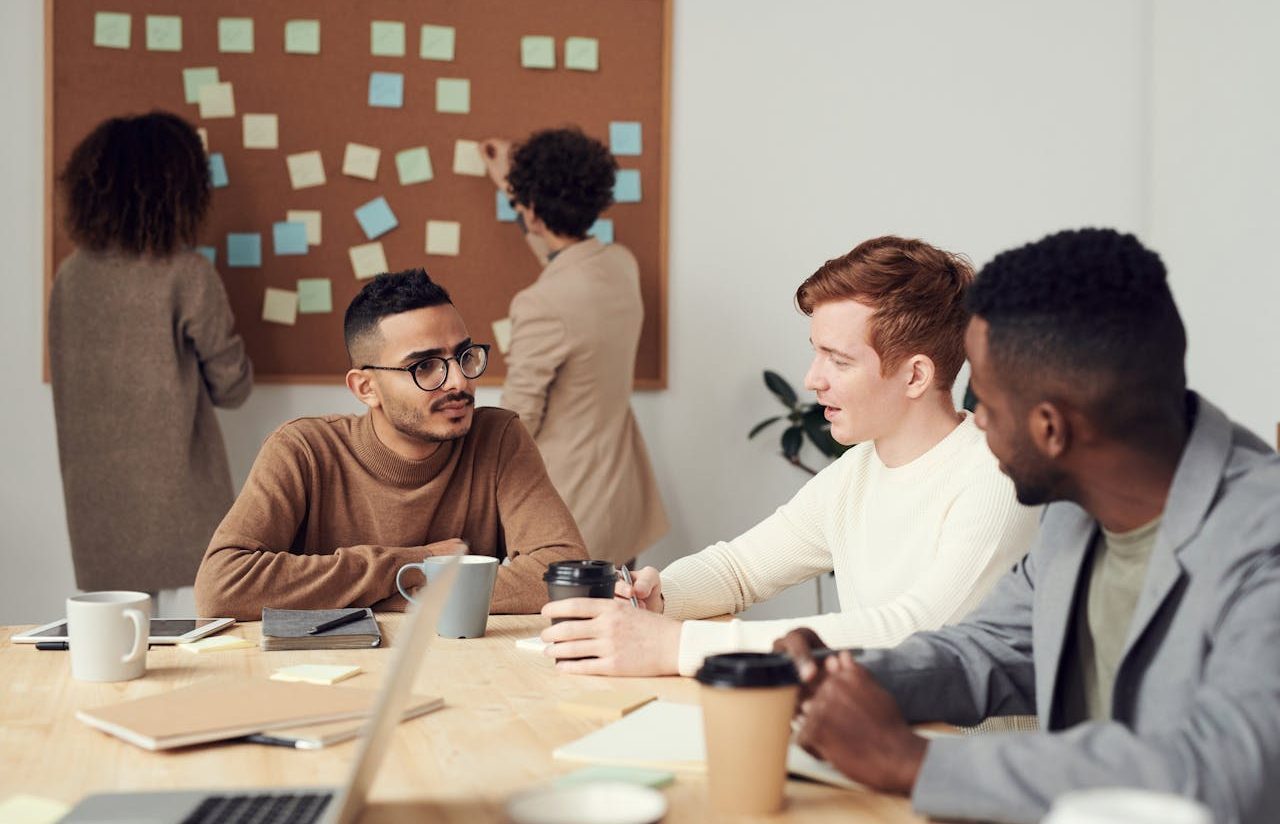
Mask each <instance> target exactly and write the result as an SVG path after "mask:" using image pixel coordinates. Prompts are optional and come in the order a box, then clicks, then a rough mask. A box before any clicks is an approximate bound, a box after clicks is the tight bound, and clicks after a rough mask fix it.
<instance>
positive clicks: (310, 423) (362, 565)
mask: <svg viewBox="0 0 1280 824" xmlns="http://www.w3.org/2000/svg"><path fill="white" fill-rule="evenodd" d="M453 538H461V539H463V540H464V541H466V542H467V544H468V545H469V546H470V551H471V553H472V554H476V555H494V556H497V557H499V558H507V559H508V560H509V563H506V564H503V565H502V566H501V567H500V568H499V570H498V582H497V585H496V586H495V587H494V592H493V603H492V604H491V607H490V609H491V611H493V612H495V613H500V612H506V613H523V612H537V611H538V610H539V609H541V608H542V605H543V604H544V603H545V602H546V600H547V589H546V584H545V583H543V581H542V573H543V572H544V571H545V570H546V568H547V565H548V564H550V563H551V562H552V561H560V560H565V559H572V558H586V557H587V553H586V550H585V549H584V547H583V543H582V536H581V535H580V534H579V533H578V528H577V526H576V525H575V524H574V522H573V518H572V516H571V515H570V514H569V510H568V509H567V508H566V507H565V505H564V502H563V501H562V500H561V499H560V496H559V495H558V494H557V493H556V491H555V489H554V488H553V487H552V485H551V482H550V480H548V478H547V472H546V469H545V468H544V467H543V465H542V458H541V457H540V456H539V455H538V449H537V447H536V446H535V445H534V443H533V440H532V439H531V438H530V437H529V435H528V433H527V432H526V431H525V429H524V427H523V426H521V425H520V423H519V420H518V419H517V418H516V416H515V414H514V413H511V412H508V411H506V410H505V409H496V408H483V409H476V410H475V416H474V419H473V422H472V426H471V432H470V433H469V434H468V435H467V436H466V437H465V438H461V439H459V440H456V441H447V442H444V443H441V444H440V446H439V448H438V449H437V450H436V452H435V453H434V454H432V455H431V456H430V457H428V458H425V459H423V460H420V461H411V460H406V459H404V458H402V457H400V456H399V455H397V454H396V453H394V452H392V451H391V450H390V449H388V448H387V447H385V446H384V445H383V444H382V442H381V441H379V440H378V437H377V435H376V434H375V433H374V430H373V421H372V419H371V418H370V416H369V414H365V415H362V416H359V417H356V416H352V415H330V416H327V417H323V418H300V419H298V420H294V421H290V422H289V423H287V424H285V425H284V426H282V427H280V428H279V429H277V430H276V431H275V432H274V433H273V434H272V435H271V436H270V437H269V438H268V439H267V442H266V443H265V444H263V447H262V451H261V452H259V453H258V459H257V461H256V462H255V463H254V465H253V469H252V470H251V471H250V473H249V478H248V480H247V481H245V485H244V489H243V490H242V491H241V493H240V496H239V498H237V499H236V502H235V504H234V505H233V506H232V507H231V511H230V512H228V513H227V516H226V518H224V519H223V521H222V525H221V526H219V527H218V530H217V532H215V533H214V536H213V541H212V543H210V545H209V549H208V551H207V552H205V556H204V561H203V562H202V563H201V564H200V572H199V574H198V575H197V576H196V590H195V595H196V606H197V608H198V612H199V614H200V615H203V616H209V617H232V618H237V619H241V620H257V619H258V618H259V617H260V616H261V613H262V608H263V607H264V606H266V607H278V608H291V609H320V608H336V607H348V606H372V607H374V608H375V609H393V610H401V609H404V606H405V604H404V600H403V599H402V598H401V597H400V596H399V594H397V592H396V586H395V576H396V570H398V569H399V568H400V567H401V566H402V565H404V564H408V563H416V562H418V561H421V560H422V559H423V558H424V557H427V556H428V555H432V554H434V551H439V549H440V548H439V547H435V548H433V547H432V546H430V545H431V544H434V543H437V542H440V541H448V540H450V539H453ZM406 580H407V581H413V582H415V583H417V582H419V581H421V580H422V579H421V578H420V577H418V576H406Z"/></svg>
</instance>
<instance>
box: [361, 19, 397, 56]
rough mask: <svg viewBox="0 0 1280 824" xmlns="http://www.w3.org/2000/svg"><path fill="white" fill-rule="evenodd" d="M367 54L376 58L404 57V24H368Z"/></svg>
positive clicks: (385, 21) (375, 21)
mask: <svg viewBox="0 0 1280 824" xmlns="http://www.w3.org/2000/svg"><path fill="white" fill-rule="evenodd" d="M369 53H370V54H374V55H377V56H378V57H404V23H401V22H399V21H396V20H374V21H373V22H372V23H370V24H369Z"/></svg>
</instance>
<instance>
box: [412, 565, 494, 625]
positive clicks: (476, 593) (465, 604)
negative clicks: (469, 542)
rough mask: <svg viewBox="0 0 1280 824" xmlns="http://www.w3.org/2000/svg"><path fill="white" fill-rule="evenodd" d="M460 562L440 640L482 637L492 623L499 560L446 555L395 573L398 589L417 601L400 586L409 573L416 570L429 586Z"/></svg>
mask: <svg viewBox="0 0 1280 824" xmlns="http://www.w3.org/2000/svg"><path fill="white" fill-rule="evenodd" d="M454 560H456V561H457V562H458V578H457V580H456V581H454V583H453V591H452V592H450V593H449V599H448V600H447V601H445V602H444V610H443V611H442V612H441V613H440V621H439V623H438V624H437V625H436V634H437V635H439V636H440V637H441V638H483V637H484V630H485V626H486V625H487V624H488V623H489V601H490V600H491V599H492V598H493V584H494V582H495V581H497V580H498V559H497V558H491V557H489V556H488V555H462V556H455V555H445V556H441V557H439V558H427V559H426V560H425V561H423V562H422V563H420V564H405V565H404V566H402V567H400V569H399V571H397V572H396V589H398V590H400V594H401V595H403V596H404V597H405V598H406V599H407V600H410V601H413V600H414V598H413V596H411V595H410V594H409V593H408V592H406V591H405V588H404V585H403V584H401V583H400V578H401V576H403V575H404V573H405V572H406V571H407V570H411V569H412V570H417V571H419V572H421V573H422V574H423V575H425V576H426V577H427V584H428V585H430V583H431V581H433V580H435V578H436V577H438V576H439V575H440V574H441V573H442V572H444V570H445V567H446V565H448V564H449V562H451V561H454Z"/></svg>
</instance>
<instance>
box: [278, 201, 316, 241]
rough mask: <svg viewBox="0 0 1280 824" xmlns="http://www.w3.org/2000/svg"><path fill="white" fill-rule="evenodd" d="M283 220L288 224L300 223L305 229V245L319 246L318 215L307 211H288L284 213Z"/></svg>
mask: <svg viewBox="0 0 1280 824" xmlns="http://www.w3.org/2000/svg"><path fill="white" fill-rule="evenodd" d="M284 219H285V220H287V221H289V222H290V223H301V224H303V225H304V226H306V227H307V245H308V246H319V245H320V213H319V212H316V211H311V210H309V209H290V210H289V211H287V212H285V213H284Z"/></svg>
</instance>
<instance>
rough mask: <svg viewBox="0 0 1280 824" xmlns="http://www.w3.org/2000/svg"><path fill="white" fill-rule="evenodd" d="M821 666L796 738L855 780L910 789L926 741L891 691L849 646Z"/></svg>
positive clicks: (875, 786)
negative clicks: (821, 676)
mask: <svg viewBox="0 0 1280 824" xmlns="http://www.w3.org/2000/svg"><path fill="white" fill-rule="evenodd" d="M822 669H824V670H826V677H825V678H824V679H823V682H822V686H821V687H819V688H818V691H817V694H816V695H814V696H813V698H811V699H809V700H808V701H806V702H804V704H803V709H802V717H803V719H804V724H803V726H802V727H801V728H800V733H799V735H797V736H796V743H798V744H799V745H800V746H801V747H804V748H805V749H806V750H808V751H809V752H810V753H812V754H813V755H815V756H817V757H818V758H822V759H825V760H826V761H827V762H829V763H830V764H831V765H832V766H833V767H835V768H836V769H838V770H839V771H840V772H842V773H844V774H845V775H847V776H849V777H850V778H852V779H853V780H854V781H857V782H859V783H862V784H865V785H867V786H868V787H871V788H872V789H876V790H880V791H882V792H894V793H900V794H904V795H906V794H909V793H910V792H911V789H912V787H914V786H915V783H916V776H917V775H918V774H919V773H920V765H921V763H923V762H924V755H925V750H926V749H927V748H928V746H929V743H928V741H926V740H925V739H924V738H921V737H920V736H918V735H916V734H915V733H913V732H912V731H911V728H910V727H909V726H907V723H906V721H904V720H903V719H902V713H901V712H899V711H898V705H897V704H896V703H895V702H894V700H893V696H891V695H889V693H888V692H886V691H885V690H884V688H883V687H881V686H880V685H879V684H878V683H876V680H875V678H873V677H872V676H871V673H869V672H867V670H866V669H864V668H863V667H862V666H860V665H859V664H857V663H856V662H855V661H854V660H853V658H852V657H851V656H850V655H849V654H848V653H847V652H842V653H840V654H839V655H838V656H833V657H831V658H829V659H827V661H826V666H825V667H823V668H822Z"/></svg>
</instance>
